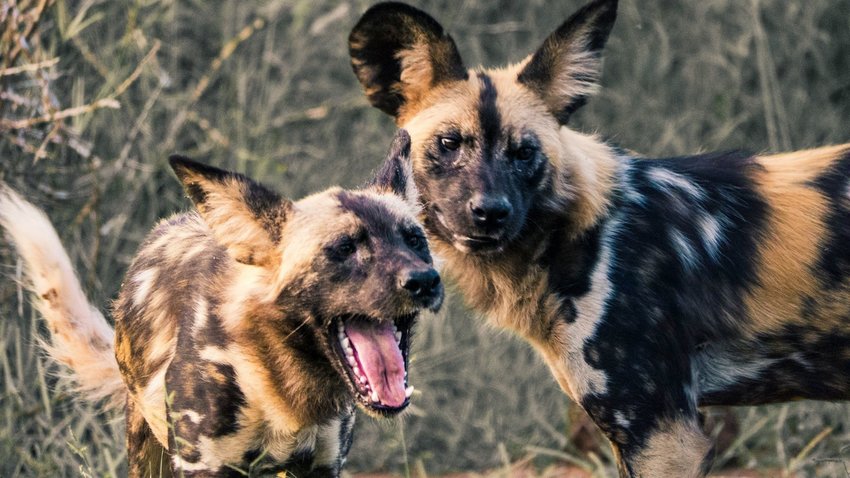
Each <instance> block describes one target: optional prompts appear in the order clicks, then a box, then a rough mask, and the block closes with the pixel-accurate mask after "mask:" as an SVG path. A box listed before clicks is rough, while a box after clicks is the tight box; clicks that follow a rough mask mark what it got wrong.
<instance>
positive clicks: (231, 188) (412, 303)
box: [171, 132, 443, 415]
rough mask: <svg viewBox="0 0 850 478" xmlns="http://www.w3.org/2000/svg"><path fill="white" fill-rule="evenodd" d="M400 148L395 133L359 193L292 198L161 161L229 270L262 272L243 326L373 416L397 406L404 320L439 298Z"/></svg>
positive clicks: (410, 321)
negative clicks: (296, 356)
mask: <svg viewBox="0 0 850 478" xmlns="http://www.w3.org/2000/svg"><path fill="white" fill-rule="evenodd" d="M409 147H410V143H409V137H408V136H407V134H406V133H404V132H400V133H399V135H398V136H397V139H396V140H395V141H394V143H393V147H392V150H391V151H390V157H389V158H388V160H387V162H386V166H385V168H384V169H383V170H381V171H380V172H379V173H378V176H377V177H376V178H375V179H374V180H373V181H372V182H371V184H369V185H368V186H367V187H366V188H364V189H362V190H357V191H346V190H342V189H339V188H332V189H329V190H327V191H324V192H322V193H318V194H314V195H312V196H308V197H306V198H304V199H301V200H299V201H297V202H292V201H289V200H287V199H284V198H282V197H281V196H279V195H278V194H277V193H275V192H273V191H271V190H269V189H267V188H265V187H263V186H262V185H260V184H258V183H256V182H254V181H252V180H250V179H248V178H246V177H244V176H242V175H239V174H235V173H230V172H226V171H222V170H219V169H215V168H212V167H209V166H205V165H201V164H198V163H195V162H192V161H190V160H187V159H184V158H181V157H172V158H171V165H172V167H173V168H174V171H175V172H176V173H177V176H178V178H179V179H180V181H181V182H182V183H183V185H184V187H185V189H186V191H187V193H188V195H189V197H190V198H191V200H192V201H193V202H194V204H195V206H196V208H197V210H198V212H199V213H200V215H201V217H202V218H203V219H204V221H205V222H206V223H207V225H208V226H209V228H210V231H211V234H212V236H213V237H214V238H215V239H216V240H217V241H218V242H219V243H220V244H221V245H222V246H224V247H225V248H226V249H227V252H228V254H230V255H231V256H232V258H233V259H235V261H236V262H238V263H240V265H236V266H235V267H243V268H244V267H247V268H256V271H255V272H257V274H258V275H259V276H260V277H262V278H263V279H262V281H260V282H261V285H260V286H259V289H257V291H256V292H255V293H254V299H253V300H254V301H256V302H257V303H258V307H257V308H255V309H256V310H263V311H264V312H263V313H262V314H259V315H258V316H257V317H250V316H249V317H246V319H245V320H246V323H245V324H244V327H248V328H255V329H256V331H258V332H256V333H259V334H262V337H261V339H262V340H261V341H262V342H263V343H264V344H265V345H264V346H265V347H267V348H268V347H271V348H274V347H276V346H278V345H279V346H280V347H300V348H302V349H305V350H301V351H300V354H301V355H300V356H301V357H311V360H312V361H315V362H317V363H314V364H310V367H312V369H314V370H316V371H317V372H316V375H317V376H318V377H311V378H309V379H311V380H317V379H322V380H332V383H328V384H327V386H325V387H318V388H322V389H323V390H329V392H328V393H331V394H332V393H334V391H338V390H339V386H335V385H341V383H344V384H346V385H347V388H348V389H349V390H350V391H351V393H352V394H353V395H354V396H355V397H356V399H357V401H358V403H359V404H360V405H361V406H362V407H363V408H364V409H366V410H367V411H370V412H373V413H378V414H384V415H386V414H393V413H397V412H399V411H401V410H402V409H404V408H405V407H406V406H407V404H408V401H409V400H408V399H409V397H410V393H411V392H412V388H411V387H408V384H407V366H408V351H409V350H410V341H411V332H412V327H413V325H414V322H415V321H416V318H417V316H418V314H419V313H420V312H421V311H423V310H426V309H428V310H437V309H438V308H439V307H440V304H441V303H442V299H443V286H442V284H441V283H440V277H439V275H438V274H437V272H436V271H435V270H434V268H433V266H432V260H431V256H430V253H429V250H428V244H427V242H426V240H425V235H424V232H423V230H422V228H421V226H420V225H419V223H418V222H417V220H416V214H417V212H418V209H417V206H416V202H415V198H414V192H413V190H412V185H411V184H410V183H409V171H407V170H406V169H404V168H402V167H401V165H403V164H406V163H407V160H406V158H405V157H404V156H406V155H407V154H408V152H409ZM396 165H399V167H396ZM260 316H261V317H260ZM252 321H256V323H252ZM256 333H255V334H256ZM305 337H306V338H305ZM268 353H269V354H273V353H274V351H273V350H272V351H268ZM333 371H335V372H333ZM279 372H280V373H281V374H286V373H292V371H287V370H280V371H279ZM329 374H330V375H331V376H330V377H328V375H329ZM334 376H335V377H334ZM340 381H341V382H340ZM308 399H309V400H313V399H315V400H316V401H317V402H318V401H322V400H326V399H327V398H326V397H309V398H308Z"/></svg>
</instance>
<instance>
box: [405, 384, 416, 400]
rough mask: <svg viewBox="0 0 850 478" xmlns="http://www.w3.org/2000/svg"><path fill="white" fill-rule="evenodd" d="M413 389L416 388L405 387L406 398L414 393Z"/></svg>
mask: <svg viewBox="0 0 850 478" xmlns="http://www.w3.org/2000/svg"><path fill="white" fill-rule="evenodd" d="M413 390H414V388H413V387H412V386H411V387H407V388H405V389H404V396H405V397H406V398H410V396H411V395H413Z"/></svg>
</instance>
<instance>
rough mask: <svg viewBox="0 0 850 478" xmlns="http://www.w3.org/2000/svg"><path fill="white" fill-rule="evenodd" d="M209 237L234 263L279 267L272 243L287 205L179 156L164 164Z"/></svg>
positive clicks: (258, 186) (271, 193) (246, 182)
mask: <svg viewBox="0 0 850 478" xmlns="http://www.w3.org/2000/svg"><path fill="white" fill-rule="evenodd" d="M168 161H169V163H170V164H171V168H172V169H174V173H175V174H176V175H177V178H178V179H179V180H180V182H181V183H183V188H184V189H185V190H186V194H187V195H188V196H189V199H191V200H192V202H193V203H194V204H195V208H196V209H197V210H198V212H199V213H200V214H201V217H202V218H203V219H204V222H206V223H207V225H208V226H209V227H210V230H211V231H212V234H213V236H214V237H215V238H216V240H217V241H218V242H219V243H220V244H221V245H223V246H225V247H226V248H227V250H228V252H229V253H230V255H231V256H233V258H234V259H236V260H237V261H239V262H242V263H244V264H250V265H259V266H271V265H276V264H277V263H279V253H278V250H277V247H276V245H277V243H278V242H279V241H280V235H281V231H282V228H283V225H284V223H285V222H286V217H287V215H288V214H289V213H290V211H291V208H292V202H291V201H289V200H288V199H284V198H282V197H281V196H280V195H279V194H277V193H276V192H274V191H272V190H270V189H268V188H266V187H265V186H263V185H261V184H259V183H256V182H254V181H252V180H251V179H248V178H247V177H245V176H243V175H241V174H237V173H232V172H230V171H224V170H222V169H218V168H214V167H212V166H207V165H205V164H201V163H198V162H195V161H192V160H190V159H188V158H184V157H182V156H177V155H174V156H171V157H170V158H169V159H168Z"/></svg>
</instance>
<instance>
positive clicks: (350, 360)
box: [345, 355, 357, 367]
mask: <svg viewBox="0 0 850 478" xmlns="http://www.w3.org/2000/svg"><path fill="white" fill-rule="evenodd" d="M345 358H347V359H348V363H350V364H351V366H352V367H356V366H357V361H356V360H354V355H346V356H345Z"/></svg>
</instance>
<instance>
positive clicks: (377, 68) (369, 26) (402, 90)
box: [348, 2, 467, 124]
mask: <svg viewBox="0 0 850 478" xmlns="http://www.w3.org/2000/svg"><path fill="white" fill-rule="evenodd" d="M348 52H349V54H350V56H351V67H352V68H353V69H354V74H355V75H357V79H358V80H360V83H361V84H362V85H363V88H364V89H365V90H366V96H367V97H368V98H369V101H370V102H371V103H372V106H375V107H376V108H378V109H380V110H381V111H383V112H385V113H387V114H389V115H391V116H393V117H395V119H396V123H397V124H402V123H403V121H404V117H405V116H406V115H409V114H412V113H414V112H415V111H416V109H417V103H418V102H419V100H421V99H422V97H423V96H424V95H425V93H427V92H428V91H429V90H430V89H432V88H434V87H436V86H437V85H439V84H441V83H444V82H449V81H455V80H464V79H466V78H467V72H466V68H465V67H464V66H463V61H462V60H461V58H460V53H458V51H457V46H456V45H455V42H454V40H452V37H451V36H449V35H448V34H446V33H445V32H444V31H443V27H442V26H440V24H439V23H437V21H436V20H434V19H433V18H431V17H430V16H429V15H428V14H427V13H425V12H423V11H421V10H418V9H416V8H413V7H411V6H409V5H405V4H403V3H396V2H387V3H379V4H377V5H375V6H373V7H372V8H370V9H369V10H367V11H366V13H364V14H363V16H362V17H361V18H360V21H358V22H357V25H355V26H354V29H353V30H352V31H351V34H350V35H349V37H348Z"/></svg>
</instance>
